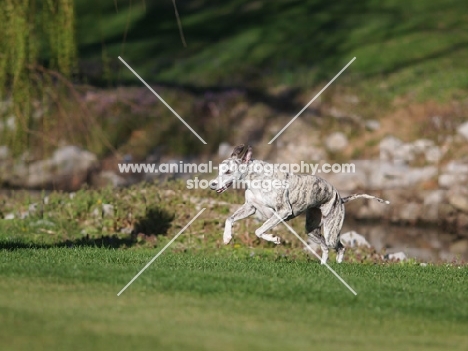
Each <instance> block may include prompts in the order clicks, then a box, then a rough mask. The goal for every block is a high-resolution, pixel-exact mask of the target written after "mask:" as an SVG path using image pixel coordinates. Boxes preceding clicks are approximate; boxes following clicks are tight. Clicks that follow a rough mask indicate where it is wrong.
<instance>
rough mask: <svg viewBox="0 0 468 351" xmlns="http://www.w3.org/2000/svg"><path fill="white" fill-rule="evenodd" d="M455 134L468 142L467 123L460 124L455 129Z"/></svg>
mask: <svg viewBox="0 0 468 351" xmlns="http://www.w3.org/2000/svg"><path fill="white" fill-rule="evenodd" d="M457 133H458V134H459V135H461V136H462V137H463V138H465V139H466V140H468V122H465V123H463V124H461V125H460V126H459V127H458V128H457Z"/></svg>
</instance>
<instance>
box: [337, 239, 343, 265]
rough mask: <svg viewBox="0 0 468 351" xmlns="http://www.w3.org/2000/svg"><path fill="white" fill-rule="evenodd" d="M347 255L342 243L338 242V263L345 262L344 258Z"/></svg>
mask: <svg viewBox="0 0 468 351" xmlns="http://www.w3.org/2000/svg"><path fill="white" fill-rule="evenodd" d="M344 253H345V247H344V246H343V244H342V243H341V241H340V240H338V244H337V245H336V262H338V263H341V262H343V256H344Z"/></svg>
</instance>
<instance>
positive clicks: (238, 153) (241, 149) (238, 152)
mask: <svg viewBox="0 0 468 351" xmlns="http://www.w3.org/2000/svg"><path fill="white" fill-rule="evenodd" d="M245 152H246V150H245V145H244V144H240V145H237V146H236V147H235V148H234V150H232V154H231V157H233V158H241V157H242V156H243V155H244V153H245Z"/></svg>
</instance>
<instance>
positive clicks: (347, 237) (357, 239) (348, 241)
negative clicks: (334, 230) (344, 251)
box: [340, 230, 371, 248]
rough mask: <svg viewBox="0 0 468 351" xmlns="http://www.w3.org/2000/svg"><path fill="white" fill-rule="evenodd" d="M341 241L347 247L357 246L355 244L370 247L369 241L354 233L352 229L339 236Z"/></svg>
mask: <svg viewBox="0 0 468 351" xmlns="http://www.w3.org/2000/svg"><path fill="white" fill-rule="evenodd" d="M340 239H341V243H342V244H343V245H345V246H347V247H357V246H365V247H369V248H370V247H371V245H370V244H369V242H368V241H367V240H366V238H365V237H364V236H362V235H361V234H358V233H356V232H355V231H354V230H352V231H350V232H347V233H344V234H341V236H340Z"/></svg>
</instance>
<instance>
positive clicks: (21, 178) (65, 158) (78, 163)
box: [7, 146, 98, 191]
mask: <svg viewBox="0 0 468 351" xmlns="http://www.w3.org/2000/svg"><path fill="white" fill-rule="evenodd" d="M97 167H98V159H97V157H96V155H94V154H92V153H91V152H88V151H86V150H82V149H80V148H79V147H77V146H65V147H62V148H60V149H57V150H56V151H55V152H54V153H53V155H52V157H51V158H50V159H46V160H40V161H36V162H32V163H30V164H28V165H27V164H25V163H23V162H21V163H18V164H16V166H15V167H14V169H13V175H12V176H11V177H10V179H8V180H7V182H8V183H9V184H10V185H13V186H17V187H23V188H29V189H37V188H54V189H58V190H70V191H73V190H77V189H79V188H80V187H81V186H82V184H83V183H85V182H86V181H87V180H88V178H89V175H90V173H91V172H92V171H94V170H95V169H97Z"/></svg>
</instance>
